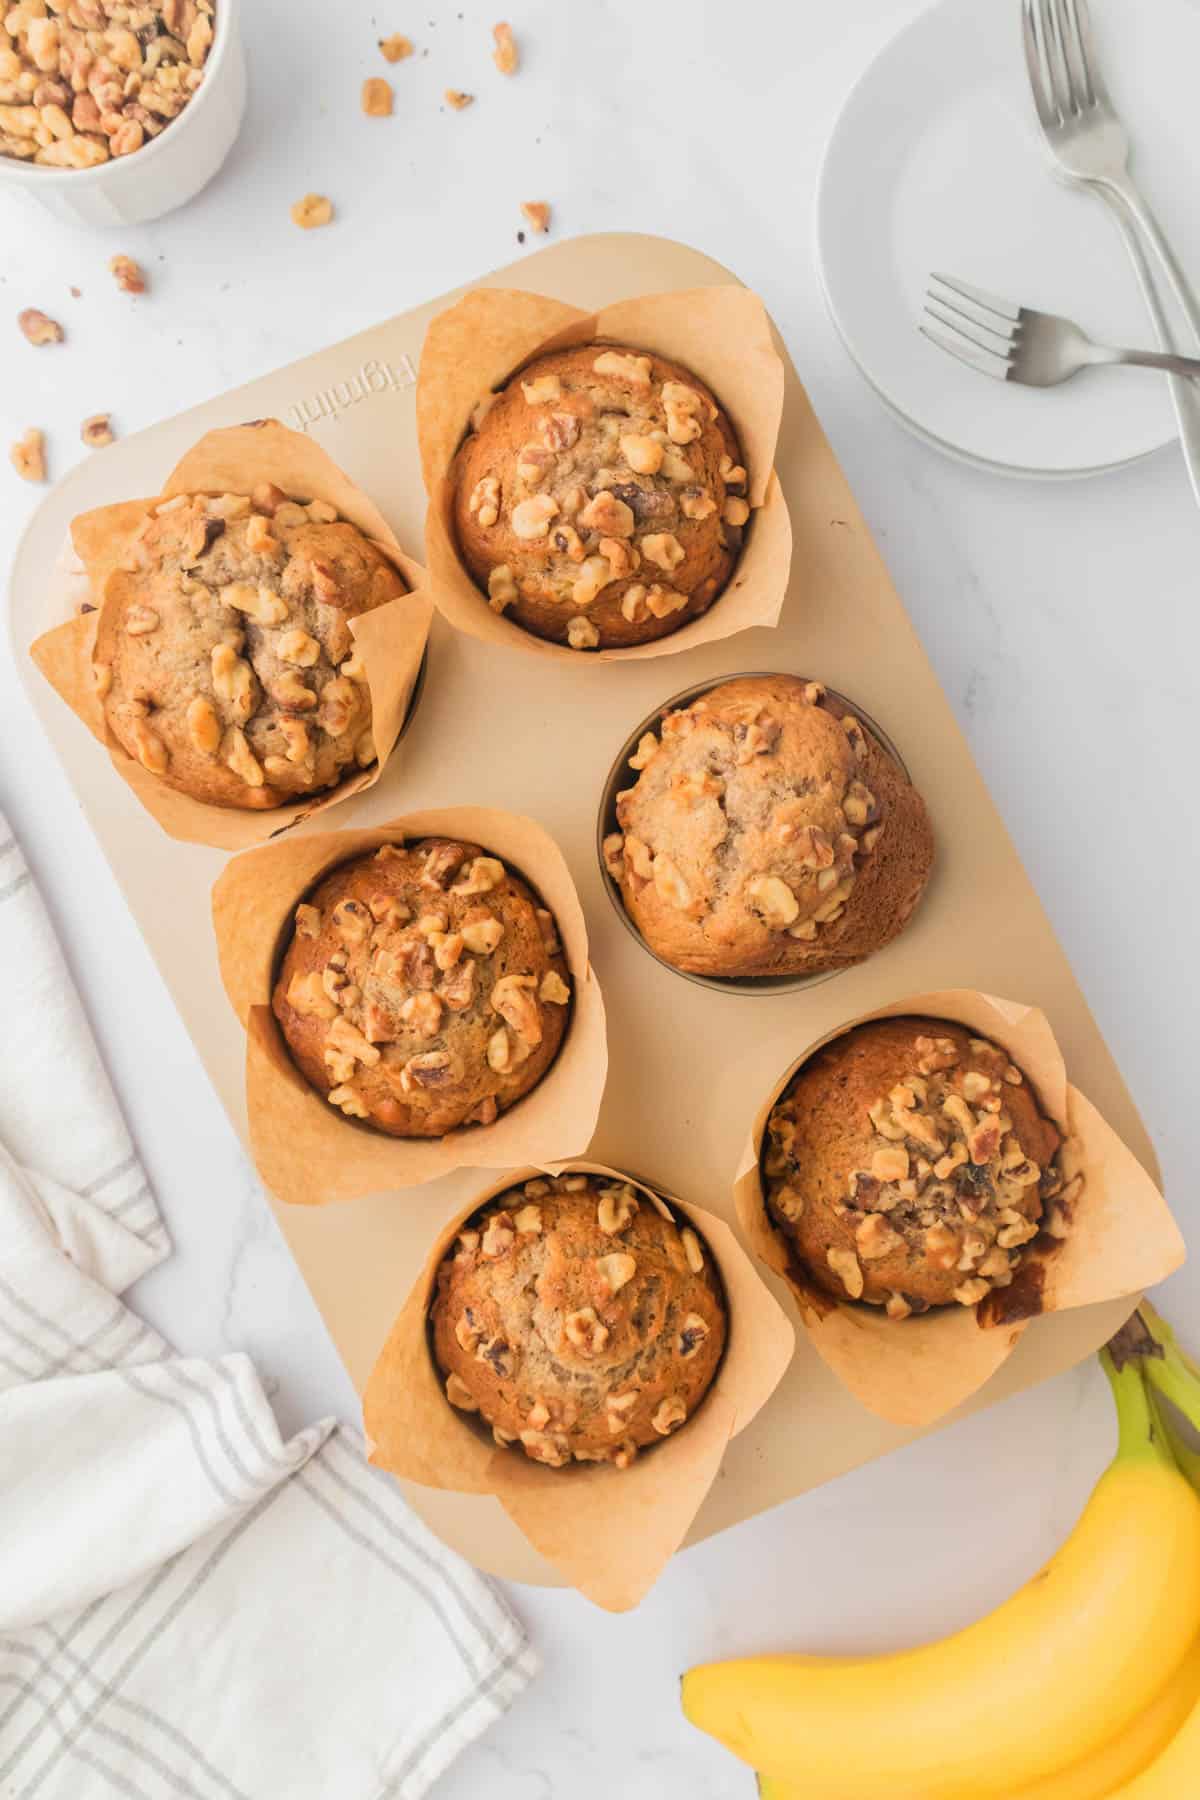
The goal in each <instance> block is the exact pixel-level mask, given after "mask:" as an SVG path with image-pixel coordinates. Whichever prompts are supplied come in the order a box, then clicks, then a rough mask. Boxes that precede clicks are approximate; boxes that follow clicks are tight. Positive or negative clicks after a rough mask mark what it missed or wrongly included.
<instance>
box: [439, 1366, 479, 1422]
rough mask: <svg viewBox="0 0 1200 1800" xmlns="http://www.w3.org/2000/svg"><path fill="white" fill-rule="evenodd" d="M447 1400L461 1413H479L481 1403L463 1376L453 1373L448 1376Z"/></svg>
mask: <svg viewBox="0 0 1200 1800" xmlns="http://www.w3.org/2000/svg"><path fill="white" fill-rule="evenodd" d="M446 1398H447V1400H448V1401H449V1402H450V1404H451V1406H457V1407H458V1409H459V1411H460V1412H478V1411H479V1402H478V1401H477V1400H476V1398H475V1396H474V1394H473V1393H472V1392H471V1390H470V1388H469V1387H468V1386H467V1384H466V1382H465V1381H463V1380H462V1378H461V1376H458V1375H455V1374H453V1373H452V1374H449V1375H447V1377H446Z"/></svg>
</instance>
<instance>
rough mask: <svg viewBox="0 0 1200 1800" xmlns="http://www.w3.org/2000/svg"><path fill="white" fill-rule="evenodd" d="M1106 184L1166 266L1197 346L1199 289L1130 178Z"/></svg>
mask: <svg viewBox="0 0 1200 1800" xmlns="http://www.w3.org/2000/svg"><path fill="white" fill-rule="evenodd" d="M1105 185H1111V187H1112V188H1113V190H1114V192H1115V193H1116V194H1117V195H1118V196H1119V197H1120V199H1121V200H1123V201H1124V203H1125V205H1126V207H1127V208H1128V210H1129V212H1130V213H1131V214H1132V216H1133V221H1134V224H1135V225H1137V226H1138V227H1139V228H1140V229H1141V232H1142V236H1143V237H1144V238H1145V240H1146V242H1147V243H1148V244H1149V246H1150V248H1151V249H1152V250H1153V252H1154V254H1155V256H1157V258H1158V260H1159V262H1160V264H1161V265H1162V270H1163V273H1164V275H1165V276H1166V278H1167V280H1168V281H1169V282H1170V284H1171V289H1172V292H1173V293H1174V295H1175V298H1176V300H1177V301H1178V302H1179V305H1180V308H1181V310H1182V312H1183V315H1184V317H1185V318H1186V319H1187V322H1188V324H1189V325H1190V326H1191V328H1192V334H1193V336H1194V337H1195V339H1196V342H1197V344H1200V300H1198V299H1197V297H1196V293H1195V290H1194V289H1193V287H1192V285H1191V283H1190V282H1189V280H1188V278H1187V275H1186V274H1185V273H1184V270H1183V267H1182V265H1181V264H1180V262H1179V259H1178V257H1177V256H1176V255H1175V252H1174V251H1173V250H1172V248H1171V246H1170V244H1169V243H1168V242H1167V238H1166V234H1165V232H1164V231H1163V229H1162V226H1161V225H1160V224H1159V222H1158V220H1157V219H1156V218H1155V216H1154V214H1153V213H1152V212H1151V210H1150V207H1149V205H1148V203H1147V202H1146V201H1145V200H1144V199H1143V198H1142V195H1141V194H1140V193H1139V191H1138V189H1137V188H1136V187H1134V185H1133V182H1132V181H1131V180H1130V178H1129V176H1128V175H1124V176H1122V177H1121V178H1120V179H1119V180H1116V181H1110V182H1106V183H1105Z"/></svg>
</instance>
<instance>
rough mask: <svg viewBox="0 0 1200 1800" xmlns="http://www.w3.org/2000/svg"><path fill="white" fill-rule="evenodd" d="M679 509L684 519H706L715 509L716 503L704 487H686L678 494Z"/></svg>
mask: <svg viewBox="0 0 1200 1800" xmlns="http://www.w3.org/2000/svg"><path fill="white" fill-rule="evenodd" d="M679 510H680V512H681V513H682V514H683V516H684V518H685V519H707V518H708V517H709V515H710V514H711V513H715V512H716V510H717V503H716V501H715V500H714V499H713V497H712V495H711V494H710V493H707V492H706V491H705V489H704V488H700V487H686V488H684V490H683V492H682V494H680V496H679Z"/></svg>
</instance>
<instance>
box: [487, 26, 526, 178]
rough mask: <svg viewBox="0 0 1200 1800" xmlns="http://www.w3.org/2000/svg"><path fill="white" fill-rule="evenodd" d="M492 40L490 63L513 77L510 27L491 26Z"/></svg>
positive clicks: (514, 64)
mask: <svg viewBox="0 0 1200 1800" xmlns="http://www.w3.org/2000/svg"><path fill="white" fill-rule="evenodd" d="M492 38H493V41H494V42H495V46H496V47H495V49H494V50H493V51H492V61H493V62H494V63H495V65H496V67H497V68H498V69H499V71H500V73H501V74H502V75H515V74H516V72H517V68H518V66H519V58H518V55H517V44H516V39H515V38H514V37H513V29H512V26H511V25H509V24H507V23H506V22H502V23H501V24H499V25H493V26H492ZM522 211H524V208H522Z"/></svg>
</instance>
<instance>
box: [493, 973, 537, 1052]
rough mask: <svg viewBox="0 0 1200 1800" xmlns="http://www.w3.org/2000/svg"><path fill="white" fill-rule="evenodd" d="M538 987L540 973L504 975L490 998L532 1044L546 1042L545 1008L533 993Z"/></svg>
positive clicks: (514, 1028) (527, 1041)
mask: <svg viewBox="0 0 1200 1800" xmlns="http://www.w3.org/2000/svg"><path fill="white" fill-rule="evenodd" d="M536 986H537V977H536V975H502V976H501V978H500V980H499V981H498V982H497V983H496V985H495V987H494V988H493V989H492V992H491V997H490V1000H491V1007H492V1011H493V1012H497V1013H499V1014H500V1017H501V1018H502V1019H503V1020H504V1022H505V1024H506V1025H508V1026H510V1027H511V1028H512V1030H513V1031H515V1032H516V1034H517V1036H518V1037H519V1038H521V1039H522V1040H523V1041H524V1042H525V1043H527V1044H529V1045H531V1046H536V1045H538V1044H540V1043H541V1041H542V1014H541V1008H540V1007H539V1005H538V1003H537V998H536V996H535V994H534V992H533V990H534V989H535V988H536Z"/></svg>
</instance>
